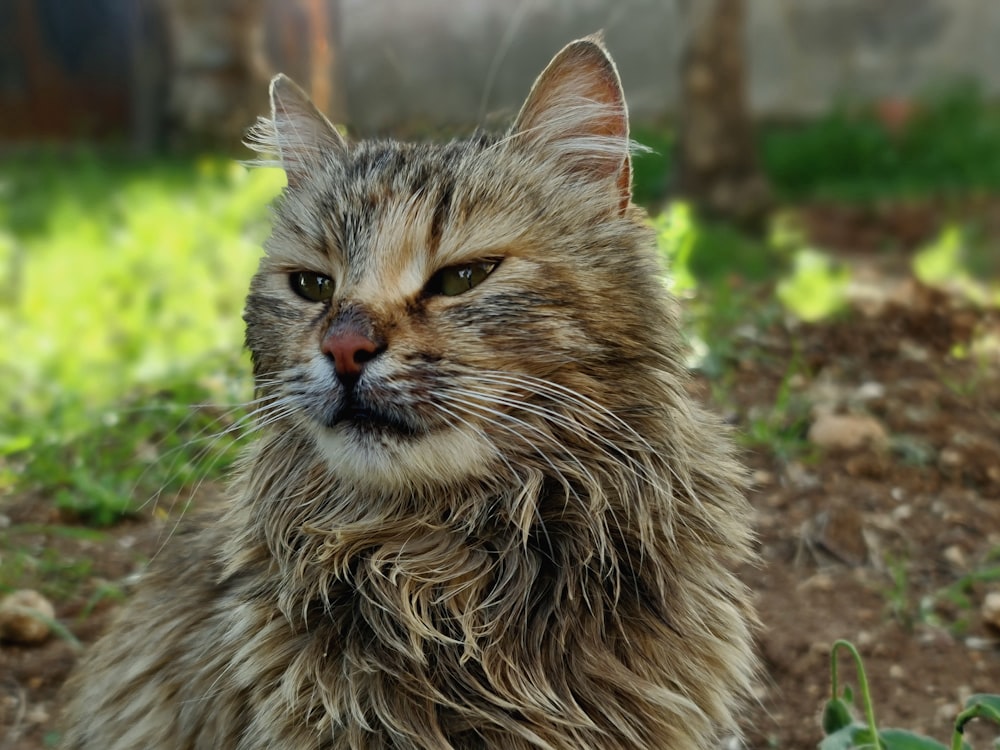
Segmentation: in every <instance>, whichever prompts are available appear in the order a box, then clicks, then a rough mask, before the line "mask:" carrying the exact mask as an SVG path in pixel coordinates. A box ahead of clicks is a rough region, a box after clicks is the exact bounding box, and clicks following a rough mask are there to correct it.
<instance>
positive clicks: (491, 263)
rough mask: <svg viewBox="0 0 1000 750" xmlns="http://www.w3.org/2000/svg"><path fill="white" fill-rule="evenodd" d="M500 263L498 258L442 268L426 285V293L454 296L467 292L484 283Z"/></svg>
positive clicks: (429, 294)
mask: <svg viewBox="0 0 1000 750" xmlns="http://www.w3.org/2000/svg"><path fill="white" fill-rule="evenodd" d="M498 264H499V261H496V260H480V261H476V262H475V263H464V264H462V265H459V266H448V267H447V268H442V269H441V270H440V271H438V272H437V273H436V274H434V275H433V276H431V279H430V281H428V282H427V286H426V287H424V294H425V295H427V296H428V297H430V296H433V295H436V294H443V295H444V296H445V297H454V296H455V295H457V294H462V292H467V291H469V290H470V289H472V288H473V287H475V286H479V285H480V284H482V283H483V282H484V281H485V280H486V277H487V276H489V275H490V274H491V273H493V270H494V269H495V268H496V267H497V265H498Z"/></svg>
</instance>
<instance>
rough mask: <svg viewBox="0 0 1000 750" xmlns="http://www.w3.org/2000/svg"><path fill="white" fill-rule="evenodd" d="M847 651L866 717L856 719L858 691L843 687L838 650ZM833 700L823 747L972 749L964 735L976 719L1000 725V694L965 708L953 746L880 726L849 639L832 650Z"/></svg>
mask: <svg viewBox="0 0 1000 750" xmlns="http://www.w3.org/2000/svg"><path fill="white" fill-rule="evenodd" d="M841 650H844V651H847V652H848V653H849V654H850V655H851V656H852V657H853V659H854V664H855V668H856V669H857V673H858V688H859V690H860V692H861V709H862V710H863V711H864V716H865V720H864V721H863V722H862V721H856V720H855V719H854V718H853V714H854V693H853V691H852V690H851V689H850V687H846V686H845V687H844V688H843V689H841V686H840V682H839V679H838V671H837V656H838V652H839V651H841ZM830 688H831V689H830V692H831V695H830V700H828V701H827V702H826V705H825V706H824V708H823V717H822V722H821V723H822V727H823V733H824V735H825V736H824V739H823V740H822V742H820V743H819V750H863V749H865V748H871V749H872V750H971V748H970V747H969V744H968V743H967V742H965V741H964V740H963V738H962V735H963V734H964V732H965V727H966V725H967V724H968V723H969V722H970V721H972V719H977V718H978V719H988V720H990V721H992V722H994V723H995V724H1000V695H982V694H981V695H973V696H971V697H970V698H969V699H968V700H967V701H966V702H965V708H964V709H963V710H962V711H961V712H960V713H959V714H958V716H957V717H956V718H955V724H954V727H955V728H954V731H953V733H952V738H951V745H950V749H949V746H946V745H943V744H942V743H940V742H936V741H935V740H932V739H930V738H929V737H925V736H923V735H920V734H916V733H915V732H908V731H905V730H903V729H885V728H882V729H880V728H879V727H878V724H877V723H876V721H875V710H874V708H873V705H872V699H871V694H870V692H869V690H868V676H867V674H865V667H864V663H863V662H862V660H861V655H860V654H859V653H858V650H857V649H856V648H855V647H854V645H853V644H852V643H850V642H849V641H843V640H841V641H837V642H836V643H834V644H833V648H832V649H831V651H830Z"/></svg>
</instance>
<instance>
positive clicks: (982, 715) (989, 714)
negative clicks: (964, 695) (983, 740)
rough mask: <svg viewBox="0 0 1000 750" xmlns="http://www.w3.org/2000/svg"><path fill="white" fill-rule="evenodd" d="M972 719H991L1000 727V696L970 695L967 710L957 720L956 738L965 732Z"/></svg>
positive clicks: (966, 703) (966, 704) (966, 705)
mask: <svg viewBox="0 0 1000 750" xmlns="http://www.w3.org/2000/svg"><path fill="white" fill-rule="evenodd" d="M972 719H989V720H990V721H992V722H993V723H994V724H998V725H1000V695H989V694H987V693H976V694H975V695H970V696H969V699H968V700H967V701H966V702H965V709H964V710H963V711H962V713H960V714H959V715H958V716H957V717H956V718H955V737H956V738H957V737H958V736H960V735H961V734H962V732H964V731H965V725H966V724H968V723H969V722H970V721H972ZM956 741H957V740H956ZM963 744H964V743H963Z"/></svg>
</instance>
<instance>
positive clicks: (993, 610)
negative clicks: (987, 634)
mask: <svg viewBox="0 0 1000 750" xmlns="http://www.w3.org/2000/svg"><path fill="white" fill-rule="evenodd" d="M980 613H981V614H982V616H983V621H984V622H985V623H986V624H987V625H990V626H991V627H994V628H1000V591H991V592H990V593H988V594H987V595H986V598H985V599H983V606H982V607H981V608H980Z"/></svg>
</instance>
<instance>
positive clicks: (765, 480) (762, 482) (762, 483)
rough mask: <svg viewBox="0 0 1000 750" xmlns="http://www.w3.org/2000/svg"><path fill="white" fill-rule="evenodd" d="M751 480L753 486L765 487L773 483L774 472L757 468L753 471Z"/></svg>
mask: <svg viewBox="0 0 1000 750" xmlns="http://www.w3.org/2000/svg"><path fill="white" fill-rule="evenodd" d="M752 481H753V485H754V487H767V486H769V485H771V484H773V483H774V474H772V473H771V472H769V471H765V470H764V469H757V471H755V472H754V473H753V478H752Z"/></svg>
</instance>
